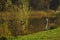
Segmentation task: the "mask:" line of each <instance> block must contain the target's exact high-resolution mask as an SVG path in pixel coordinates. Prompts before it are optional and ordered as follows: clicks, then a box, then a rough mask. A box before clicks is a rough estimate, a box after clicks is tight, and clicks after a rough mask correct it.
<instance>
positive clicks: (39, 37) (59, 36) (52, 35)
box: [9, 28, 60, 40]
mask: <svg viewBox="0 0 60 40" xmlns="http://www.w3.org/2000/svg"><path fill="white" fill-rule="evenodd" d="M9 40H60V28H57V29H53V30H48V31H43V32H38V33H33V34H29V35H25V36H19V37H16V38H9Z"/></svg>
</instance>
